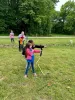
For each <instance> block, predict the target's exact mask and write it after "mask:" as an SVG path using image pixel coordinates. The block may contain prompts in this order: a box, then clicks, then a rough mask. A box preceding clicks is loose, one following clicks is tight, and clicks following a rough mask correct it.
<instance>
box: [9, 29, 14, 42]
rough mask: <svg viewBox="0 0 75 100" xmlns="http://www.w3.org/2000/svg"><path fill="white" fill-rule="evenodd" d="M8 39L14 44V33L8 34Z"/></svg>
mask: <svg viewBox="0 0 75 100" xmlns="http://www.w3.org/2000/svg"><path fill="white" fill-rule="evenodd" d="M10 39H11V42H14V33H13V31H12V30H11V32H10Z"/></svg>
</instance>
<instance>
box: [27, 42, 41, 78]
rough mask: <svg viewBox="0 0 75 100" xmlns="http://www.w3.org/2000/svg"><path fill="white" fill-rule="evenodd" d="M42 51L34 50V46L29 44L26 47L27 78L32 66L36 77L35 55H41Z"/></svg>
mask: <svg viewBox="0 0 75 100" xmlns="http://www.w3.org/2000/svg"><path fill="white" fill-rule="evenodd" d="M40 52H41V50H34V49H32V44H31V43H27V44H26V46H25V58H26V60H27V67H26V71H25V78H26V77H27V76H28V71H29V68H30V65H31V67H32V72H33V74H34V76H36V73H35V70H34V53H40Z"/></svg>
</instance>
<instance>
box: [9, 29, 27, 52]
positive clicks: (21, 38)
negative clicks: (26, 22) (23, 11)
mask: <svg viewBox="0 0 75 100" xmlns="http://www.w3.org/2000/svg"><path fill="white" fill-rule="evenodd" d="M9 36H10V40H11V42H14V32H13V30H11V32H10V35H9ZM18 39H19V40H18V42H19V51H22V49H23V45H24V40H26V36H25V35H24V31H22V32H21V34H19V35H18Z"/></svg>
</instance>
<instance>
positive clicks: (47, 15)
mask: <svg viewBox="0 0 75 100" xmlns="http://www.w3.org/2000/svg"><path fill="white" fill-rule="evenodd" d="M57 2H59V0H0V34H1V33H7V32H9V31H10V30H11V29H12V30H13V31H14V32H15V33H16V34H19V33H20V32H21V31H25V33H28V34H29V35H50V34H52V33H60V34H61V33H63V34H75V2H74V1H68V2H66V3H65V4H64V5H62V7H61V10H60V11H55V4H56V3H57Z"/></svg>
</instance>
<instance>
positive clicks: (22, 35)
mask: <svg viewBox="0 0 75 100" xmlns="http://www.w3.org/2000/svg"><path fill="white" fill-rule="evenodd" d="M21 38H23V45H24V40H25V35H24V31H22V32H21V34H19V35H18V39H19V51H21V49H22V48H21V46H20V39H21Z"/></svg>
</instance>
